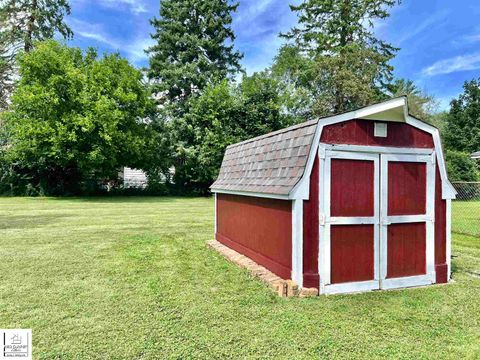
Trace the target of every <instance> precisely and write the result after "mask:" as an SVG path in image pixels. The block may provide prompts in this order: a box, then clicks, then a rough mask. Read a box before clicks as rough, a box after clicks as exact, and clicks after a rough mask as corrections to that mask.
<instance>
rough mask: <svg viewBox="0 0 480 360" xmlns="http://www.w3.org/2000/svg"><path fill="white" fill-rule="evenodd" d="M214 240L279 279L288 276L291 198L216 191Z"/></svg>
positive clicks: (289, 265)
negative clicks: (229, 193) (282, 198)
mask: <svg viewBox="0 0 480 360" xmlns="http://www.w3.org/2000/svg"><path fill="white" fill-rule="evenodd" d="M216 239H217V240H218V241H219V242H221V243H222V244H224V245H226V246H228V247H230V248H232V249H234V250H235V251H237V252H239V253H241V254H243V255H245V256H248V257H249V258H251V259H252V260H253V261H255V262H257V263H258V264H260V265H262V266H265V267H266V268H267V269H269V270H270V271H272V272H273V273H275V274H277V275H278V276H280V277H281V278H283V279H290V278H291V270H292V202H291V201H287V200H277V199H265V198H256V197H249V196H237V195H226V194H217V234H216Z"/></svg>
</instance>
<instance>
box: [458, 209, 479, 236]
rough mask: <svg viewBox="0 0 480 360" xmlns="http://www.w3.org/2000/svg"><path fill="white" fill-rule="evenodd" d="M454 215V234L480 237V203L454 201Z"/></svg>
mask: <svg viewBox="0 0 480 360" xmlns="http://www.w3.org/2000/svg"><path fill="white" fill-rule="evenodd" d="M452 213H453V222H452V231H453V232H455V233H459V234H464V235H471V236H477V237H480V201H454V202H453V203H452Z"/></svg>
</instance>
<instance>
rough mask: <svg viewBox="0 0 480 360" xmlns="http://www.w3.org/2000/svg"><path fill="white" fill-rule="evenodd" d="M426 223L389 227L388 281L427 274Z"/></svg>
mask: <svg viewBox="0 0 480 360" xmlns="http://www.w3.org/2000/svg"><path fill="white" fill-rule="evenodd" d="M425 252H426V232H425V223H406V224H393V225H389V226H388V256H387V279H390V278H399V277H405V276H415V275H424V274H426V254H425Z"/></svg>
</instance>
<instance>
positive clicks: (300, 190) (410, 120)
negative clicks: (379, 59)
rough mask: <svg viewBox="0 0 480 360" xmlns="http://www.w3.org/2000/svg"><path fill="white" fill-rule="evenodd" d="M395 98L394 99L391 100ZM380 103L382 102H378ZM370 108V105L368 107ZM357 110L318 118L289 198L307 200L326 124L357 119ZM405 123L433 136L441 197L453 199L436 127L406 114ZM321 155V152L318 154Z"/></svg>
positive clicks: (453, 191)
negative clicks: (298, 177) (304, 165)
mask: <svg viewBox="0 0 480 360" xmlns="http://www.w3.org/2000/svg"><path fill="white" fill-rule="evenodd" d="M393 100H395V101H393ZM393 100H391V102H392V104H393V105H395V106H398V100H401V101H403V102H404V103H405V104H406V102H405V99H403V98H401V99H393ZM379 105H382V104H379ZM376 106H378V105H372V107H376ZM368 108H370V107H368ZM368 108H366V109H368ZM358 118H359V117H358V111H353V112H350V113H346V114H341V115H337V116H332V117H330V118H326V119H323V120H320V122H319V124H318V127H317V131H316V133H315V136H314V139H313V143H312V147H311V149H310V154H309V156H308V161H307V165H306V167H305V172H304V174H303V176H302V178H301V179H300V181H299V182H298V183H297V185H295V187H294V188H293V190H292V192H291V193H290V199H304V200H308V198H309V195H310V194H309V189H310V175H311V173H312V168H313V163H314V161H315V156H316V154H317V151H318V147H319V144H320V138H321V136H322V132H323V128H324V127H325V126H327V125H332V124H336V123H339V122H343V121H348V120H353V119H358ZM406 123H407V124H409V125H411V126H413V127H415V128H417V129H420V130H422V131H425V132H426V133H429V134H430V135H432V137H433V144H434V147H435V153H436V156H437V163H438V168H439V169H440V178H441V180H442V198H443V199H444V200H447V199H455V197H456V194H457V192H456V191H455V189H454V187H453V186H452V184H451V183H450V181H449V180H448V177H447V168H446V166H445V158H444V156H443V150H442V142H441V139H440V133H439V131H438V129H437V128H436V127H434V126H431V125H428V124H426V123H424V122H423V121H420V120H417V119H415V118H414V117H412V116H410V115H408V116H406ZM319 156H321V154H319Z"/></svg>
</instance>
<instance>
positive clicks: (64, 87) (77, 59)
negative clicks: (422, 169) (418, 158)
mask: <svg viewBox="0 0 480 360" xmlns="http://www.w3.org/2000/svg"><path fill="white" fill-rule="evenodd" d="M398 4H399V2H397V1H396V0H355V1H352V0H339V1H329V0H306V1H304V2H303V3H302V4H300V5H298V6H291V10H292V11H293V12H295V13H296V14H297V17H298V24H297V25H296V26H295V27H293V28H292V29H290V31H288V32H286V33H282V34H279V36H281V37H283V38H284V39H285V44H284V45H283V46H282V47H281V48H280V50H279V52H278V54H277V55H276V57H275V59H274V61H273V64H272V65H271V66H270V67H269V68H267V69H265V70H263V71H261V72H257V73H255V74H253V75H250V76H248V75H246V73H245V71H244V69H242V66H241V60H242V57H243V55H242V54H241V53H240V52H239V51H237V50H236V48H235V33H234V31H233V29H232V21H233V18H232V16H233V14H234V13H235V12H236V11H237V8H238V6H239V4H238V3H233V2H231V1H229V0H162V1H161V2H160V14H159V16H158V17H154V18H153V19H152V20H151V24H152V26H153V28H154V33H153V35H152V38H153V39H154V41H155V43H154V45H153V46H152V47H151V48H149V49H148V50H147V53H148V56H149V66H148V67H147V68H146V69H136V68H135V67H133V66H132V65H131V64H129V63H128V61H127V60H125V59H123V58H122V57H121V56H120V55H119V54H106V55H103V56H99V55H98V54H97V52H96V51H95V50H94V49H93V48H90V49H87V50H85V51H82V50H81V49H78V48H75V47H70V46H67V45H66V43H65V42H58V41H55V40H52V38H53V36H54V34H59V35H60V36H61V37H63V38H64V39H65V40H68V39H71V38H72V37H73V35H74V34H73V32H72V30H71V29H70V28H69V27H68V25H67V23H66V20H65V19H66V17H67V16H68V15H70V12H71V8H70V5H69V3H68V1H67V0H50V1H40V0H7V1H4V2H2V3H1V5H0V24H1V28H0V87H1V88H0V108H1V114H0V193H4V194H12V195H38V194H46V195H70V194H94V193H96V192H98V191H100V189H102V188H104V187H105V186H106V185H108V186H109V187H113V188H117V187H118V188H121V184H119V183H118V171H119V169H120V168H122V167H124V166H128V167H132V168H138V169H143V170H145V171H146V172H147V174H148V175H149V185H148V191H150V192H152V193H176V194H185V193H191V194H208V187H209V186H210V184H211V183H212V182H213V181H214V179H215V178H216V176H217V174H218V170H219V167H220V164H221V161H222V157H223V153H224V150H225V148H226V146H228V145H229V144H232V143H235V142H238V141H242V140H245V139H248V138H251V137H254V136H258V135H262V134H265V133H267V132H270V131H274V130H278V129H281V128H284V127H286V126H289V125H292V124H296V123H299V122H303V121H305V120H308V119H310V118H313V117H318V116H325V115H331V114H335V113H339V112H343V111H349V110H352V109H355V108H359V107H362V106H366V105H369V104H372V103H375V102H378V101H382V100H385V99H388V98H391V97H396V96H401V95H406V96H407V97H408V99H409V104H410V108H411V111H412V113H413V115H415V116H417V117H419V118H420V119H423V120H425V121H428V122H430V123H432V124H434V125H436V126H438V127H440V128H441V132H442V135H443V141H444V143H445V145H446V147H447V149H448V151H447V159H448V162H449V164H448V165H449V171H450V176H451V177H452V178H453V179H454V180H468V181H474V180H478V167H477V165H476V164H475V163H474V162H473V161H472V160H471V159H470V158H469V155H468V154H469V153H471V152H474V151H479V150H480V120H479V116H480V90H479V82H478V81H477V80H472V81H470V82H466V83H465V86H464V93H463V94H462V95H460V96H459V98H458V99H454V100H453V101H452V103H451V108H450V111H449V112H445V113H440V114H439V113H437V112H436V101H435V99H434V98H433V97H432V96H431V95H429V94H427V93H426V92H425V91H422V90H421V89H419V88H417V87H416V86H415V84H414V82H413V81H411V80H408V79H398V78H395V77H394V69H393V67H392V65H391V60H392V59H393V58H394V57H395V55H396V54H397V52H398V51H399V49H398V48H396V47H394V46H393V45H392V44H389V43H387V42H385V41H383V40H381V39H379V38H377V37H376V35H375V33H374V26H375V24H376V23H378V22H379V21H381V20H383V19H385V18H387V17H388V16H389V10H390V9H391V8H392V7H393V6H398Z"/></svg>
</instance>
